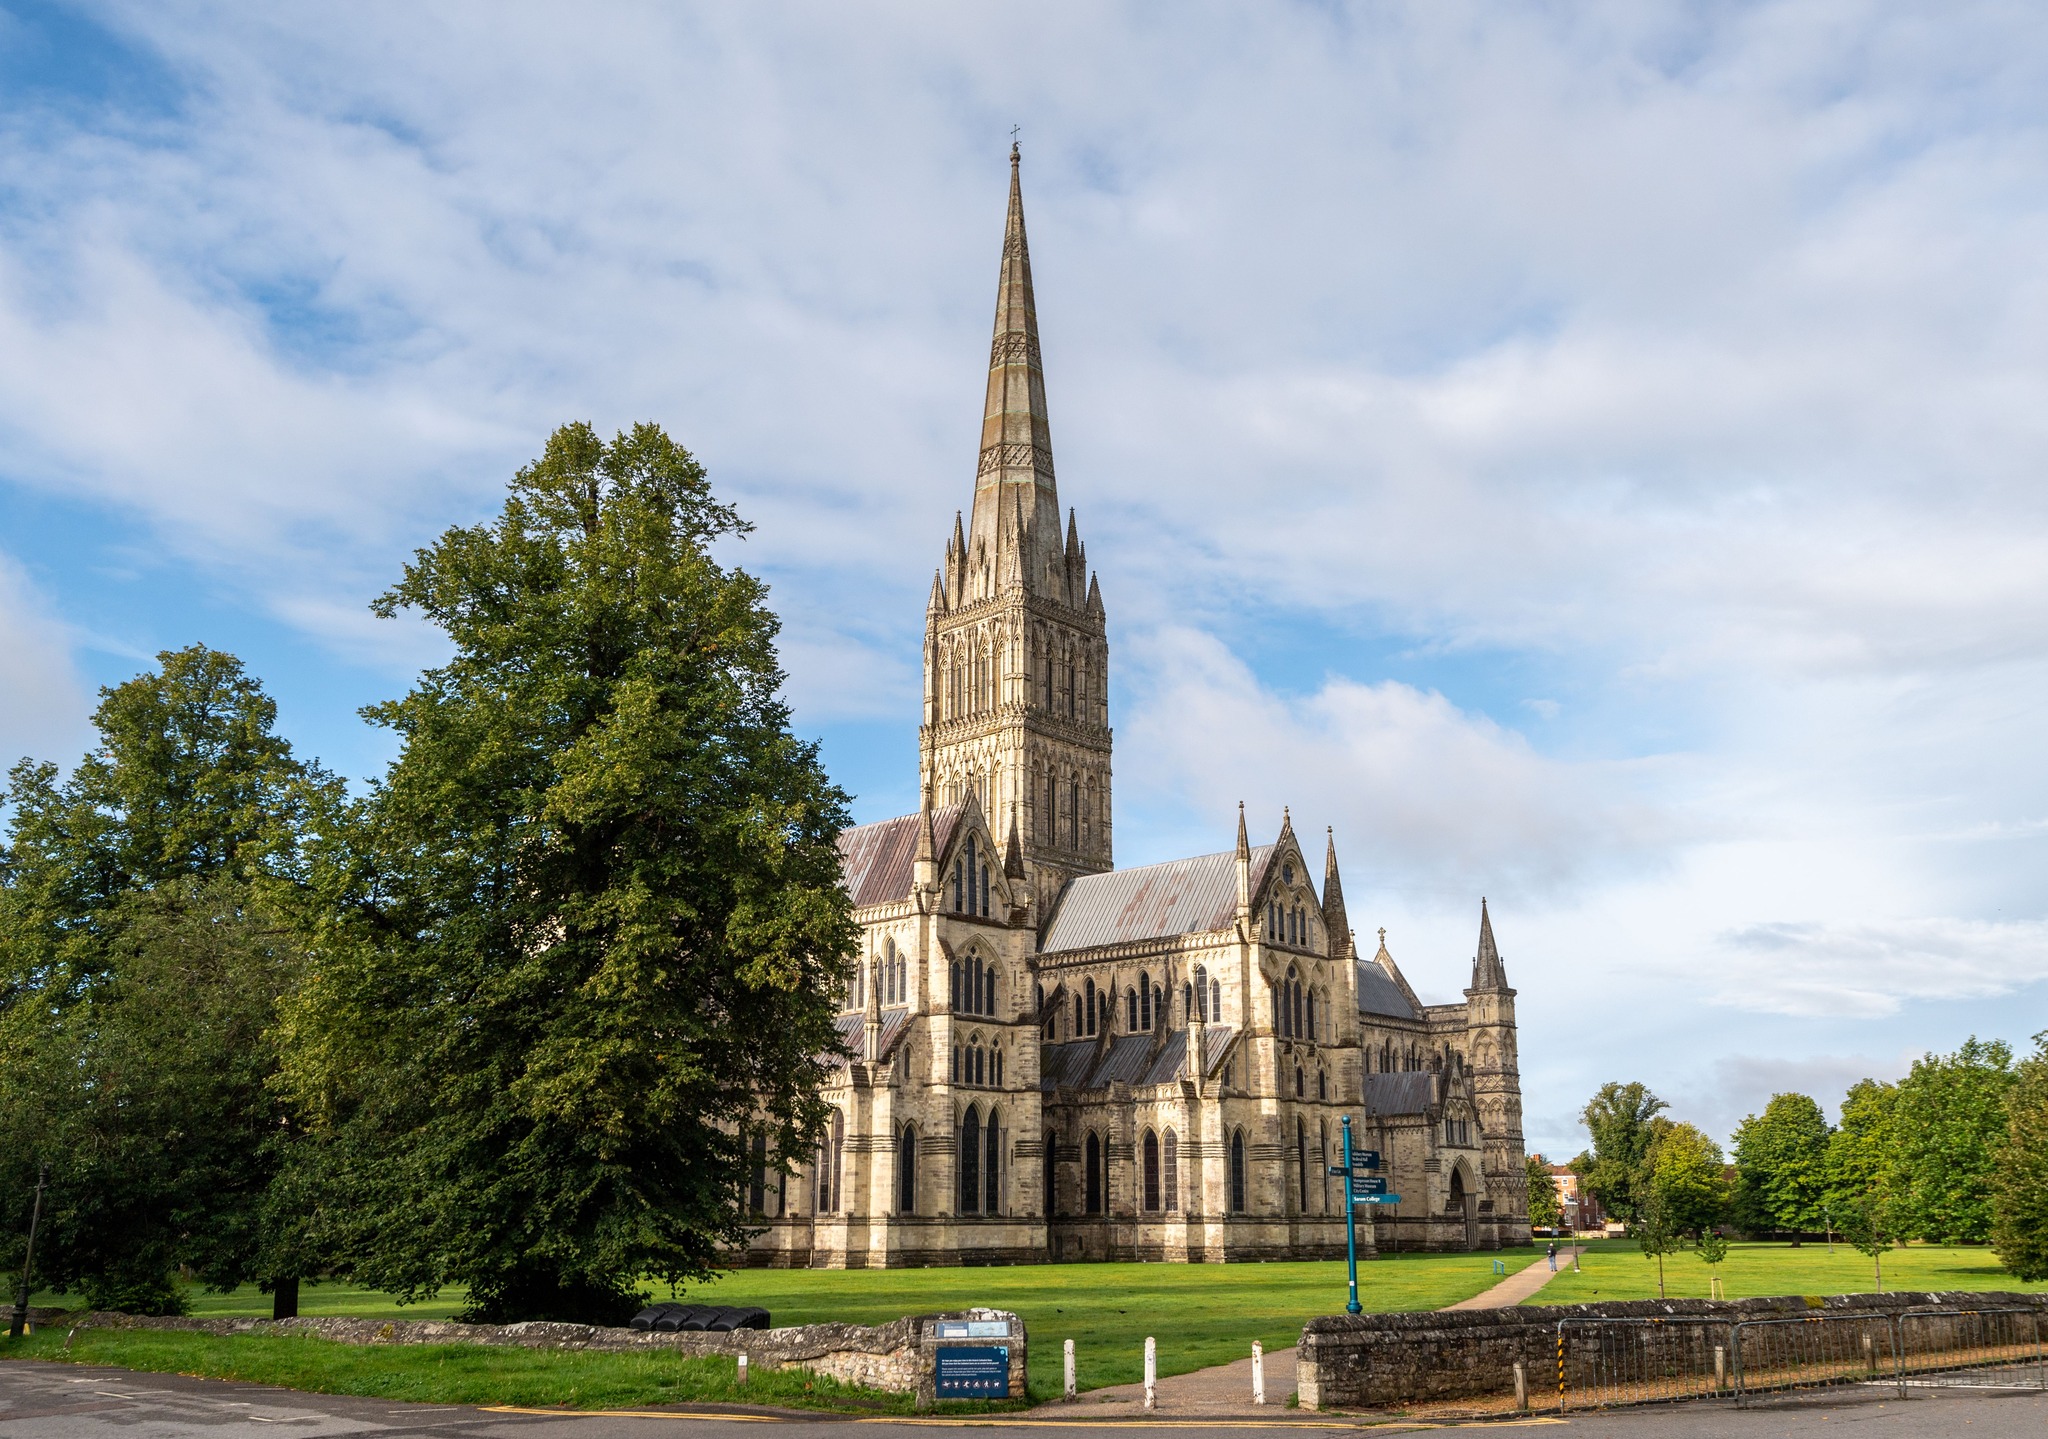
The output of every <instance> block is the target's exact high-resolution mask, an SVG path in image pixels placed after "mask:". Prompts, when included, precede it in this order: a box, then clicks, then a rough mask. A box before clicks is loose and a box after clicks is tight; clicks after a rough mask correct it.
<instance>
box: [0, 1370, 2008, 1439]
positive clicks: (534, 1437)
mask: <svg viewBox="0 0 2048 1439" xmlns="http://www.w3.org/2000/svg"><path fill="white" fill-rule="evenodd" d="M934 1427H944V1428H966V1429H983V1430H988V1429H1017V1428H1029V1429H1046V1428H1051V1429H1055V1430H1058V1431H1061V1433H1062V1434H1072V1435H1074V1436H1075V1439H1081V1436H1082V1435H1085V1434H1087V1433H1090V1432H1093V1433H1097V1434H1106V1435H1115V1434H1124V1435H1134V1431H1146V1432H1157V1431H1165V1432H1167V1433H1169V1434H1172V1435H1174V1436H1176V1439H1179V1436H1185V1439H1203V1436H1206V1435H1216V1436H1222V1435H1227V1434H1239V1433H1243V1432H1244V1431H1246V1430H1248V1429H1252V1428H1272V1429H1303V1430H1307V1431H1308V1432H1309V1433H1312V1434H1313V1433H1328V1432H1330V1431H1331V1430H1334V1429H1351V1428H1356V1427H1358V1425H1357V1424H1356V1422H1355V1421H1347V1420H1343V1419H1337V1418H1321V1419H1319V1418H1316V1417H1315V1416H1303V1417H1300V1418H1295V1417H1290V1415H1289V1411H1286V1410H1281V1411H1278V1412H1276V1413H1275V1415H1274V1417H1273V1418H1272V1419H1271V1420H1260V1421H1257V1422H1256V1423H1246V1422H1244V1421H1240V1420H1200V1419H1182V1420H1174V1419H1170V1418H1162V1419H1152V1420H1124V1421H1112V1422H1109V1423H1102V1422H1097V1421H1092V1420H1085V1419H1084V1420H1079V1421H1076V1420H1069V1419H1061V1418H1060V1417H1058V1416H1057V1414H1053V1415H1047V1414H1046V1412H1045V1411H1042V1410H1041V1411H1038V1412H1036V1413H1031V1414H1017V1415H999V1416H993V1417H990V1418H985V1419H939V1420H929V1419H927V1420H904V1419H860V1420H849V1419H840V1418H810V1417H804V1416H797V1417H790V1416H782V1415H745V1414H741V1413H734V1412H715V1411H714V1409H712V1408H697V1409H674V1410H641V1411H636V1412H630V1413H611V1414H591V1415H567V1414H545V1413H543V1414H535V1413H530V1412H529V1413H519V1412H508V1411H495V1410H489V1409H472V1408H463V1407H457V1406H443V1405H434V1404H394V1403H392V1402H390V1401H389V1400H383V1399H350V1398H339V1397H334V1396H330V1395H324V1394H300V1393H296V1392H294V1391H291V1390H286V1389H267V1388H263V1387H260V1386H258V1385H253V1384H231V1383H226V1382H223V1381H221V1380H216V1379H187V1378H182V1377H179V1376H176V1375H166V1374H137V1373H132V1372H130V1371H128V1370H125V1369H99V1368H87V1367H84V1366H80V1365H72V1364H40V1363H33V1362H30V1361H25V1360H12V1361H8V1362H6V1363H0V1435H4V1436H5V1439H184V1436H195V1439H199V1436H203V1439H245V1436H255V1435H263V1436H266V1439H278V1436H280V1435H292V1436H304V1439H315V1436H327V1435H357V1434H361V1435H377V1436H390V1439H402V1436H406V1435H423V1436H428V1435H431V1436H441V1439H498V1436H507V1439H556V1436H561V1439H658V1436H660V1435H661V1434H663V1433H664V1432H665V1431H666V1432H674V1431H675V1430H677V1429H678V1428H681V1429H684V1430H686V1431H687V1436H688V1439H740V1436H750V1439H766V1436H765V1435H764V1433H763V1431H764V1430H769V1429H776V1428H799V1429H801V1430H802V1431H803V1435H804V1439H835V1436H843V1439H889V1436H890V1435H891V1434H892V1433H894V1434H896V1435H900V1436H903V1439H931V1433H930V1431H931V1429H932V1428H934ZM1373 1427H1374V1428H1377V1429H1379V1430H1380V1431H1381V1432H1383V1433H1400V1432H1415V1431H1417V1430H1420V1429H1431V1428H1459V1427H1466V1426H1462V1425H1420V1424H1402V1423H1398V1422H1397V1423H1387V1424H1377V1425H1374V1426H1373ZM1470 1427H1475V1428H1490V1429H1500V1428H1510V1427H1512V1428H1524V1427H1528V1428H1546V1429H1569V1430H1571V1431H1572V1432H1573V1434H1574V1435H1577V1436H1583V1439H1778V1436H1807V1435H1814V1436H1820V1435H1826V1436H1830V1439H1907V1436H1916V1439H1917V1436H1922V1435H1932V1434H1946V1433H1950V1432H1951V1431H1956V1430H1959V1429H1961V1428H1967V1429H1968V1430H1969V1439H2040V1436H2041V1435H2044V1434H2048V1395H2044V1394H2038V1393H2035V1394H2019V1395H2014V1394H1996V1395H1989V1394H1974V1395H1973V1394H1960V1393H1956V1394H1941V1395H1936V1396H1931V1397H1927V1398H1915V1399H1910V1400H1906V1401H1903V1402H1901V1401H1899V1400H1896V1399H1891V1400H1864V1401H1858V1402H1813V1401H1806V1402H1802V1403H1798V1404H1791V1405H1786V1406H1783V1407H1775V1408H1757V1409H1746V1410H1737V1409H1734V1408H1731V1407H1727V1406H1725V1405H1721V1404H1690V1405H1674V1406H1670V1407H1664V1408H1655V1409H1637V1410H1623V1411H1616V1412H1610V1413H1605V1414H1584V1415H1580V1414H1574V1415H1569V1416H1566V1417H1564V1418H1556V1417H1539V1418H1533V1419H1522V1420H1514V1421H1492V1422H1487V1423H1484V1424H1480V1425H1474V1426H1470Z"/></svg>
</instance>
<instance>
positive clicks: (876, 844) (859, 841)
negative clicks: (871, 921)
mask: <svg viewBox="0 0 2048 1439" xmlns="http://www.w3.org/2000/svg"><path fill="white" fill-rule="evenodd" d="M966 808H967V807H966V806H965V805H958V804H951V805H947V806H945V807H944V808H942V809H935V810H933V811H932V838H933V842H934V843H935V844H936V845H937V846H938V848H937V851H936V854H937V856H938V857H940V858H943V857H944V856H945V853H946V849H947V846H949V845H951V844H952V843H953V836H954V833H955V832H956V831H957V830H958V829H959V827H960V817H961V816H962V815H963V814H964V813H965V812H966ZM921 818H922V816H921V815H918V814H902V815H898V816H896V818H894V819H885V820H878V821H876V822H875V823H874V824H857V825H855V826H853V827H852V828H851V829H845V830H841V831H840V832H839V875H840V879H841V881H842V882H843V883H844V884H845V885H846V892H847V893H848V894H850V895H851V896H853V907H854V908H855V909H865V908H866V907H867V906H868V905H871V904H893V903H895V902H896V901H898V900H904V899H908V898H909V897H910V881H911V878H912V869H913V866H914V865H915V864H916V861H917V832H918V828H919V825H920V820H921Z"/></svg>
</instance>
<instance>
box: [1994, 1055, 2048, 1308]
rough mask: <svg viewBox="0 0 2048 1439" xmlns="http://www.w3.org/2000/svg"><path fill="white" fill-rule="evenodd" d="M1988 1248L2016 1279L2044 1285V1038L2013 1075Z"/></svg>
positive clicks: (2047, 1080) (2047, 1234)
mask: <svg viewBox="0 0 2048 1439" xmlns="http://www.w3.org/2000/svg"><path fill="white" fill-rule="evenodd" d="M1993 1159H1994V1161H1995V1166H1994V1168H1993V1170H1992V1179H1991V1246H1992V1248H1994V1249H1996V1250H1997V1251H1998V1257H1999V1260H2000V1261H2001V1262H2002V1263H2003V1264H2004V1265H2005V1267H2006V1269H2007V1271H2008V1272H2010V1273H2011V1274H2012V1275H2013V1277H2015V1278H2017V1279H2027V1280H2042V1279H2048V1032H2044V1033H2041V1034H2037V1035H2035V1036H2034V1052H2033V1054H2032V1055H2031V1056H2029V1057H2028V1058H2027V1059H2026V1060H2025V1061H2024V1062H2023V1063H2022V1064H2020V1065H2019V1067H2018V1069H2017V1070H2016V1071H2015V1072H2014V1075H2013V1083H2012V1089H2011V1090H2010V1091H2009V1092H2008V1093H2007V1095H2006V1100H2005V1135H2004V1137H2003V1139H2002V1140H2001V1141H2000V1143H1999V1144H1998V1146H1997V1148H1996V1150H1995V1151H1994V1154H1993Z"/></svg>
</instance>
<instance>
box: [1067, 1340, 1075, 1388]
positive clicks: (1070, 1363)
mask: <svg viewBox="0 0 2048 1439" xmlns="http://www.w3.org/2000/svg"><path fill="white" fill-rule="evenodd" d="M1067 1397H1068V1398H1069V1399H1071V1398H1073V1397H1074V1341H1073V1340H1071V1339H1069V1340H1068V1341H1067Z"/></svg>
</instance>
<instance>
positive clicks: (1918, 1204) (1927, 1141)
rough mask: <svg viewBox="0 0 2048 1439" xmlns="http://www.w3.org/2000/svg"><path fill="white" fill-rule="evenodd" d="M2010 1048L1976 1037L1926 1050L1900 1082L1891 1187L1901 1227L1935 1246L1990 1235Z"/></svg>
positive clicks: (1972, 1241)
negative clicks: (1948, 1048) (1939, 1050)
mask: <svg viewBox="0 0 2048 1439" xmlns="http://www.w3.org/2000/svg"><path fill="white" fill-rule="evenodd" d="M2012 1083H2013V1072H2012V1048H2011V1046H2010V1045H2007V1044H2005V1043H2004V1042H2003V1041H2000V1040H1990V1041H1984V1040H1979V1039H1977V1038H1976V1037H1975V1036H1974V1035H1973V1036H1972V1037H1971V1038H1970V1040H1969V1041H1968V1042H1967V1043H1965V1044H1964V1045H1963V1047H1962V1048H1961V1049H1959V1050H1957V1051H1956V1052H1955V1053H1954V1054H1941V1055H1936V1054H1929V1055H1925V1056H1923V1057H1922V1058H1920V1059H1919V1060H1917V1061H1916V1062H1915V1063H1914V1065H1913V1070H1912V1073H1910V1074H1908V1075H1907V1076H1906V1077H1905V1078H1904V1079H1902V1080H1900V1081H1899V1090H1898V1097H1897V1098H1896V1099H1895V1100H1894V1101H1893V1103H1892V1113H1891V1124H1890V1131H1891V1151H1892V1159H1891V1179H1890V1190H1891V1194H1892V1196H1893V1199H1894V1201H1895V1203H1896V1204H1897V1206H1898V1212H1897V1216H1896V1219H1897V1223H1898V1226H1899V1228H1900V1230H1901V1231H1902V1232H1903V1233H1904V1234H1905V1235H1907V1236H1909V1237H1911V1238H1914V1239H1928V1240H1933V1241H1935V1242H1936V1243H1943V1244H1949V1243H1965V1244H1981V1243H1983V1242H1984V1241H1985V1240H1987V1239H1989V1238H1990V1237H1991V1183H1992V1175H1993V1172H1994V1170H1995V1169H1996V1153H1997V1150H1998V1147H1999V1145H2000V1143H2001V1142H2002V1141H2003V1140H2004V1138H2005V1134H2006V1114H2005V1097H2006V1093H2007V1091H2008V1090H2010V1089H2011V1088H2012Z"/></svg>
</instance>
